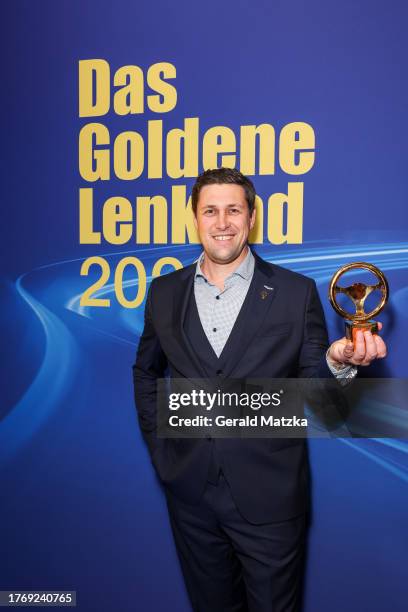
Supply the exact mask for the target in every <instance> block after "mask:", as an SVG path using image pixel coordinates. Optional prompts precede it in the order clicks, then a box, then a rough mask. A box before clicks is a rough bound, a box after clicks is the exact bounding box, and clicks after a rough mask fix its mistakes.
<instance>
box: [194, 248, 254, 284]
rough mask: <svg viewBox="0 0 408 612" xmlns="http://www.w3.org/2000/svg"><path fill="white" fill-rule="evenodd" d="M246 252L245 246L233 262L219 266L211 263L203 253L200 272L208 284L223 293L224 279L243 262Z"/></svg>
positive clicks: (213, 262)
mask: <svg viewBox="0 0 408 612" xmlns="http://www.w3.org/2000/svg"><path fill="white" fill-rule="evenodd" d="M248 250H249V247H248V245H246V246H245V247H244V248H243V249H242V251H241V253H240V254H239V256H238V257H237V258H236V259H234V261H230V262H229V263H226V264H220V263H217V262H215V261H212V260H211V259H210V258H209V257H207V255H206V253H204V261H203V263H202V265H201V270H202V272H203V274H204V275H205V277H206V278H207V280H209V281H210V283H212V284H213V285H216V286H217V287H218V288H219V289H221V291H223V289H224V282H225V279H226V278H227V277H228V276H230V275H231V274H232V273H233V272H234V270H236V269H237V268H238V267H239V265H240V264H241V263H242V262H243V261H244V259H245V257H246V256H247V255H248Z"/></svg>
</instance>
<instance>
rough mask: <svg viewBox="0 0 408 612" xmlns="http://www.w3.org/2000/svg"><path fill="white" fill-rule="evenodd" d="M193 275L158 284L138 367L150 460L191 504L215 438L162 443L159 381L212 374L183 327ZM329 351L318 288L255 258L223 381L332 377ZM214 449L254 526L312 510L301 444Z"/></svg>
mask: <svg viewBox="0 0 408 612" xmlns="http://www.w3.org/2000/svg"><path fill="white" fill-rule="evenodd" d="M195 268H196V266H195V264H193V265H191V266H188V267H186V268H184V269H182V270H178V271H176V272H173V273H171V274H168V275H165V276H162V277H159V278H156V279H154V280H153V282H152V283H151V286H150V289H149V293H148V297H147V302H146V310H145V326H144V330H143V334H142V336H141V339H140V343H139V348H138V352H137V358H136V363H135V365H134V366H133V374H134V389H135V401H136V407H137V411H138V416H139V423H140V427H141V430H142V433H143V436H144V438H145V440H146V442H147V444H148V447H149V450H150V454H151V457H152V462H153V464H154V466H155V468H156V470H157V473H158V475H159V478H160V479H161V481H162V482H163V484H164V485H165V486H166V487H168V488H169V489H170V491H171V492H172V493H173V494H174V495H175V496H176V497H179V498H180V499H181V500H183V501H185V502H187V503H189V504H194V503H197V502H198V501H199V499H200V497H201V495H202V494H203V491H204V488H205V485H206V479H207V474H208V467H209V462H210V456H211V445H212V444H213V443H214V440H208V439H178V440H171V439H160V438H157V436H156V393H157V392H156V380H157V379H158V378H163V377H164V376H165V373H166V372H168V374H169V376H170V377H175V378H184V377H186V378H204V377H206V376H207V375H208V372H206V371H205V370H204V368H203V364H202V363H201V362H200V357H199V350H198V351H197V347H195V348H193V346H192V345H191V342H190V341H189V338H188V337H187V334H186V332H185V326H184V323H185V318H186V311H187V307H188V304H189V300H190V299H191V298H192V297H193V299H194V296H193V283H194V273H195ZM265 285H266V286H267V287H268V289H267V296H266V297H265ZM262 292H263V296H262V295H261V294H262ZM327 346H328V339H327V331H326V324H325V319H324V313H323V309H322V306H321V302H320V299H319V296H318V293H317V289H316V285H315V282H314V281H313V280H311V279H309V278H307V277H305V276H302V275H300V274H297V273H295V272H291V271H289V270H287V269H285V268H282V267H280V266H277V265H274V264H270V263H267V262H265V261H264V260H263V259H261V258H260V257H259V256H257V255H255V270H254V275H253V279H252V282H251V285H250V288H249V290H248V293H247V296H246V298H245V301H244V304H243V306H242V308H241V311H240V313H239V315H238V318H237V321H236V323H235V325H234V328H233V330H232V332H231V334H230V337H229V338H228V341H227V344H226V346H225V348H224V350H223V353H222V357H223V359H222V362H223V367H222V371H220V372H219V374H220V375H221V376H223V377H230V378H235V379H239V378H286V377H302V378H308V377H314V376H321V377H327V376H331V373H330V371H329V370H328V368H327V364H326V359H325V352H326V350H327ZM217 450H218V451H219V452H220V453H221V456H222V465H223V469H224V472H225V476H226V478H227V480H228V483H229V485H230V487H231V490H232V494H233V497H234V499H235V502H236V504H237V506H238V508H239V510H240V512H241V514H242V515H243V516H244V517H245V518H247V520H249V521H250V522H253V523H258V524H260V523H266V522H273V521H283V520H286V519H289V518H292V517H294V516H297V515H299V514H301V513H302V512H305V510H306V509H307V500H308V469H307V454H306V451H307V449H306V444H305V441H304V440H302V439H299V438H286V439H242V438H239V439H218V440H217Z"/></svg>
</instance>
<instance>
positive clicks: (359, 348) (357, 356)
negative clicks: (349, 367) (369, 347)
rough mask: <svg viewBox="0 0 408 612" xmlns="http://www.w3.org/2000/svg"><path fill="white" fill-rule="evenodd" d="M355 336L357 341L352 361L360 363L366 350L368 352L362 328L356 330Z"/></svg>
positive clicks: (356, 363)
mask: <svg viewBox="0 0 408 612" xmlns="http://www.w3.org/2000/svg"><path fill="white" fill-rule="evenodd" d="M355 338H356V341H355V347H354V353H353V356H352V359H351V361H352V363H354V364H355V365H360V364H361V363H362V362H363V361H364V357H365V352H366V349H365V342H364V334H363V332H362V331H361V330H358V331H357V332H356V336H355Z"/></svg>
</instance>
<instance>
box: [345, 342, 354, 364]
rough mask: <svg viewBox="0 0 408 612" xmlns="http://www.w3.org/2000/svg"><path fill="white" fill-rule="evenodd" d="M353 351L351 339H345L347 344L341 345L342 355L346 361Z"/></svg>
mask: <svg viewBox="0 0 408 612" xmlns="http://www.w3.org/2000/svg"><path fill="white" fill-rule="evenodd" d="M353 353H354V346H353V343H352V341H351V340H348V341H347V344H346V345H345V346H344V347H343V355H344V358H345V360H346V361H348V360H349V359H351V358H352V356H353Z"/></svg>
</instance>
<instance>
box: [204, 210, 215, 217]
mask: <svg viewBox="0 0 408 612" xmlns="http://www.w3.org/2000/svg"><path fill="white" fill-rule="evenodd" d="M213 213H214V211H213V209H212V208H207V210H205V211H204V214H205V215H207V216H208V215H212V214H213Z"/></svg>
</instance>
